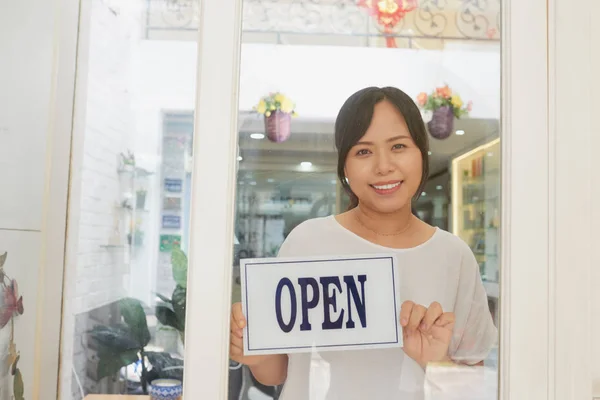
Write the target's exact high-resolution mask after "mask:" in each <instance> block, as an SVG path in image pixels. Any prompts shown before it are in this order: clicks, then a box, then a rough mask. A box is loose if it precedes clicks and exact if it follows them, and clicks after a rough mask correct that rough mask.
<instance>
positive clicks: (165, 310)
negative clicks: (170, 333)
mask: <svg viewBox="0 0 600 400" xmlns="http://www.w3.org/2000/svg"><path fill="white" fill-rule="evenodd" d="M156 318H157V319H158V320H159V321H160V323H161V324H163V325H165V326H170V327H172V328H175V329H179V323H178V321H177V315H175V312H174V311H173V310H172V309H171V308H169V307H165V306H162V305H159V306H156Z"/></svg>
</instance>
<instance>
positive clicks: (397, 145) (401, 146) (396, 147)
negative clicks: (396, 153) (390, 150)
mask: <svg viewBox="0 0 600 400" xmlns="http://www.w3.org/2000/svg"><path fill="white" fill-rule="evenodd" d="M405 147H406V145H404V144H402V143H398V144H395V145H394V150H398V149H403V148H405Z"/></svg>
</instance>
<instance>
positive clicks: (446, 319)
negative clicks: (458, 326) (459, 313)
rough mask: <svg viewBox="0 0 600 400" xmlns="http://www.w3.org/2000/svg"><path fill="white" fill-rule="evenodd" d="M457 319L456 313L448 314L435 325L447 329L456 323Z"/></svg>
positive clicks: (444, 314)
mask: <svg viewBox="0 0 600 400" xmlns="http://www.w3.org/2000/svg"><path fill="white" fill-rule="evenodd" d="M455 319H456V317H455V315H454V313H452V312H447V313H443V314H442V315H441V316H440V317H439V318H438V319H437V320H436V321H435V325H436V326H440V327H445V326H448V325H451V324H453V323H454V321H455Z"/></svg>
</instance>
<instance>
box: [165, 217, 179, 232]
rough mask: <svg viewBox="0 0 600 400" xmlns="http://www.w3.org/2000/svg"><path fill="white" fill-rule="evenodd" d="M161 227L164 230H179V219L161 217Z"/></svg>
mask: <svg viewBox="0 0 600 400" xmlns="http://www.w3.org/2000/svg"><path fill="white" fill-rule="evenodd" d="M162 227H163V228H164V229H179V228H181V217H180V216H179V215H163V217H162Z"/></svg>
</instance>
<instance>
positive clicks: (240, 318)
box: [231, 303, 246, 329]
mask: <svg viewBox="0 0 600 400" xmlns="http://www.w3.org/2000/svg"><path fill="white" fill-rule="evenodd" d="M231 318H233V320H234V321H235V324H236V325H237V327H238V328H240V329H243V328H244V327H246V317H244V313H243V312H242V303H235V304H234V305H233V306H232V307H231Z"/></svg>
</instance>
